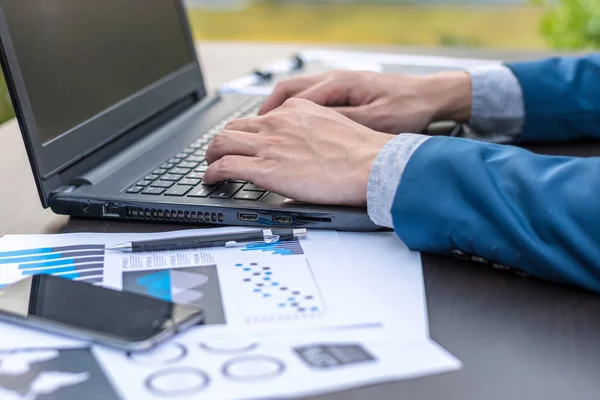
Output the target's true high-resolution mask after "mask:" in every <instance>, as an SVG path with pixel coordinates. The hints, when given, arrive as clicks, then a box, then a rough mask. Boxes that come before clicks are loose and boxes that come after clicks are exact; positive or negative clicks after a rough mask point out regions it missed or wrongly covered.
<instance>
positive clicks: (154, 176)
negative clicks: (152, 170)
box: [144, 174, 160, 181]
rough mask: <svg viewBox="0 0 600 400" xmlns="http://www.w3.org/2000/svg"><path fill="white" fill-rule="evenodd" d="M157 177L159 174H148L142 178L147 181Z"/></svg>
mask: <svg viewBox="0 0 600 400" xmlns="http://www.w3.org/2000/svg"><path fill="white" fill-rule="evenodd" d="M158 178H160V175H155V174H150V175H147V176H146V177H145V178H144V179H145V180H147V181H155V180H157V179H158Z"/></svg>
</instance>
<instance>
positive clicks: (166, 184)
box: [152, 181, 175, 188]
mask: <svg viewBox="0 0 600 400" xmlns="http://www.w3.org/2000/svg"><path fill="white" fill-rule="evenodd" d="M174 184H175V182H171V181H156V182H154V183H153V184H152V187H156V188H170V187H171V186H173V185H174Z"/></svg>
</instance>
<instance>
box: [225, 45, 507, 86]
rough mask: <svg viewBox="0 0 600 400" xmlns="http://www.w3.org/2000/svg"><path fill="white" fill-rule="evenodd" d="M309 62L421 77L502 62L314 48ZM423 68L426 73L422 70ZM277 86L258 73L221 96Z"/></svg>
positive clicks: (288, 63)
mask: <svg viewBox="0 0 600 400" xmlns="http://www.w3.org/2000/svg"><path fill="white" fill-rule="evenodd" d="M300 57H301V58H302V59H303V60H304V61H305V62H320V63H322V64H324V66H325V67H326V68H328V69H329V70H348V71H371V72H384V71H385V68H384V66H385V65H394V66H403V67H406V68H407V71H409V72H410V73H415V74H420V73H426V72H427V71H433V70H435V69H463V70H464V69H469V68H473V67H481V66H493V65H500V64H501V61H499V60H483V59H474V58H457V57H438V56H421V55H405V54H393V53H371V52H358V51H339V50H328V49H311V50H305V51H303V52H301V53H300ZM294 66H295V62H294V61H293V60H283V61H277V62H275V63H272V64H269V65H266V66H265V67H264V68H262V69H261V71H263V72H265V73H273V74H275V75H280V74H285V73H289V72H291V70H292V68H293V67H294ZM419 68H421V69H422V71H420V70H419ZM272 91H273V86H272V85H270V84H268V82H267V83H266V84H265V82H263V81H262V80H261V78H260V77H259V76H258V75H256V74H251V75H246V76H243V77H241V78H238V79H236V80H233V81H230V82H227V83H225V84H224V85H222V86H221V88H219V92H220V93H239V94H247V95H253V96H268V95H270V94H271V93H272Z"/></svg>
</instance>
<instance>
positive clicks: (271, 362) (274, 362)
mask: <svg viewBox="0 0 600 400" xmlns="http://www.w3.org/2000/svg"><path fill="white" fill-rule="evenodd" d="M284 371H285V364H284V363H283V361H281V360H278V359H277V358H275V357H270V356H241V357H236V358H234V359H232V360H230V361H228V362H226V363H225V365H223V368H222V372H223V376H225V378H227V379H231V380H234V381H257V380H268V379H273V378H276V377H278V376H280V375H281V374H283V372H284Z"/></svg>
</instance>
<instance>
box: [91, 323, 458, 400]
mask: <svg viewBox="0 0 600 400" xmlns="http://www.w3.org/2000/svg"><path fill="white" fill-rule="evenodd" d="M200 330H201V328H200V329H198V330H196V331H191V332H188V333H186V334H185V335H183V336H181V337H180V338H178V339H177V340H176V341H173V342H171V343H169V344H167V345H165V346H163V347H161V348H159V349H157V350H156V351H155V352H154V353H152V354H144V355H140V356H138V355H136V354H130V355H125V354H123V353H121V352H118V351H113V350H108V349H106V348H101V347H95V348H94V353H95V355H96V357H97V358H98V360H100V362H101V364H102V365H104V366H105V369H106V371H107V373H108V375H109V377H110V379H111V381H112V382H113V384H114V386H115V387H116V388H117V390H118V391H119V393H121V395H122V396H123V397H124V398H128V399H142V398H144V399H146V398H148V399H154V398H155V399H159V398H164V397H172V396H177V398H181V399H196V398H199V397H201V398H210V399H254V398H256V399H259V398H260V399H264V398H291V397H298V396H308V395H316V394H319V393H324V392H329V391H334V390H344V389H350V388H355V387H359V386H363V385H370V384H375V383H381V382H386V381H390V380H398V379H407V378H414V377H418V376H423V375H428V374H435V373H441V372H446V371H451V370H455V369H457V368H459V367H460V362H459V361H458V360H456V359H455V358H454V357H452V356H451V355H450V354H448V353H447V352H446V351H445V350H443V349H442V348H440V347H439V346H438V345H436V344H435V343H433V342H430V341H422V342H415V343H400V344H398V343H395V342H394V341H393V339H392V338H391V337H390V336H389V335H386V333H385V332H384V331H383V330H382V329H381V328H367V329H348V330H343V331H340V330H330V331H321V332H319V333H312V334H309V333H305V334H303V335H301V336H298V335H290V334H288V335H283V336H279V337H274V336H272V335H266V336H264V335H258V336H256V335H255V336H252V335H249V336H247V337H245V338H244V340H241V339H239V338H238V339H235V338H231V339H224V338H222V337H217V338H210V337H209V338H205V339H203V340H200V339H199V338H197V333H198V332H199V331H200Z"/></svg>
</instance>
